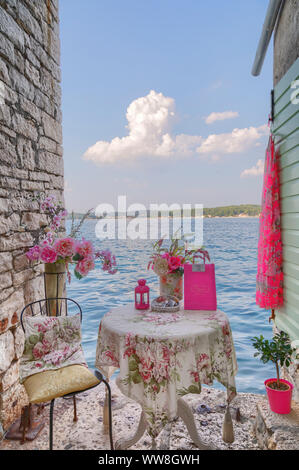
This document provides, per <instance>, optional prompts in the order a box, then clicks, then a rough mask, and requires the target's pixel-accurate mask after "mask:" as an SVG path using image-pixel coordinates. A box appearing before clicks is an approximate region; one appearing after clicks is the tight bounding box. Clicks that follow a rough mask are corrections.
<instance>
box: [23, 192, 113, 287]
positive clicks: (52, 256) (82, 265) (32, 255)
mask: <svg viewBox="0 0 299 470" xmlns="http://www.w3.org/2000/svg"><path fill="white" fill-rule="evenodd" d="M41 209H42V210H43V211H45V212H46V213H47V214H48V215H49V216H50V220H51V221H50V224H49V227H47V228H46V229H44V230H43V235H44V236H43V239H42V240H41V241H40V243H38V244H36V245H34V246H33V247H31V248H30V249H29V250H28V251H27V253H26V255H27V258H28V260H29V261H31V262H36V261H42V262H43V263H62V262H65V263H66V268H67V271H68V279H69V281H70V272H69V269H68V266H69V264H75V270H74V273H75V276H76V277H77V278H78V279H81V278H82V277H85V276H86V275H87V274H88V273H89V271H91V270H92V269H94V268H95V260H96V259H100V261H101V263H102V269H103V271H107V272H108V273H109V274H115V273H116V272H117V269H116V260H115V256H114V255H112V254H111V252H110V251H109V250H103V251H97V252H95V251H94V248H93V245H92V242H91V241H89V240H85V239H84V238H82V240H80V241H78V240H76V239H75V238H74V237H71V236H68V237H60V236H59V235H60V234H59V229H60V227H61V224H62V220H63V219H64V218H65V217H66V216H67V211H66V210H65V209H63V208H62V207H61V204H60V203H56V202H55V198H54V196H48V197H47V198H46V199H45V200H44V201H43V202H42V203H41Z"/></svg>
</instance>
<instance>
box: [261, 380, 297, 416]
mask: <svg viewBox="0 0 299 470" xmlns="http://www.w3.org/2000/svg"><path fill="white" fill-rule="evenodd" d="M270 382H276V379H267V380H265V382H264V383H265V386H266V391H267V395H268V400H269V404H270V408H271V410H272V411H274V413H278V414H281V415H286V414H288V413H290V412H291V400H292V390H293V385H292V384H291V383H290V382H288V381H287V380H284V379H280V382H282V383H284V384H286V385H289V387H290V388H289V389H288V390H274V389H273V388H270V387H268V385H267V384H268V383H270Z"/></svg>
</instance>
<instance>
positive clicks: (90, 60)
mask: <svg viewBox="0 0 299 470" xmlns="http://www.w3.org/2000/svg"><path fill="white" fill-rule="evenodd" d="M267 6H268V0H251V1H250V2H246V1H244V0H243V1H242V0H226V1H225V2H224V1H223V0H214V1H213V2H207V1H204V0H184V1H182V0H180V1H178V0H127V1H123V0H88V1H83V0H60V29H61V66H62V97H63V140H64V143H63V146H64V161H65V179H66V194H65V195H66V205H67V208H68V209H69V210H71V209H74V210H77V211H83V210H86V209H88V208H91V207H96V206H97V205H98V204H100V203H103V202H105V203H111V204H114V205H116V201H117V196H118V195H123V194H126V195H127V200H128V204H131V203H134V202H139V203H143V204H145V205H148V204H149V203H151V202H152V203H162V202H166V203H174V202H178V203H181V204H182V203H193V204H195V203H202V204H204V206H205V207H211V206H217V205H228V204H240V203H254V204H255V203H260V200H261V185H262V174H261V173H262V162H263V159H264V150H265V146H266V142H267V135H266V133H267V129H265V126H264V125H265V124H266V123H267V120H268V114H269V106H270V90H271V88H272V62H273V61H272V44H271V46H270V47H269V50H268V53H267V57H266V60H265V63H264V66H263V70H262V73H261V75H260V76H259V77H253V76H252V75H251V67H252V64H253V60H254V56H255V51H256V47H257V43H258V40H259V37H260V33H261V29H262V24H263V21H264V18H265V13H266V9H267ZM151 90H152V93H151V94H150V91H151ZM142 98H143V99H142ZM130 105H131V106H130ZM129 106H130V108H129V110H130V112H129V120H130V123H129V124H130V129H129V128H128V127H126V126H127V125H128V120H127V117H126V113H127V108H128V107H129ZM211 113H216V114H213V115H212V116H211ZM219 113H220V114H219ZM223 113H225V114H223ZM208 116H210V118H209V119H208V123H207V122H206V119H207V117H208ZM234 129H238V131H235V132H233V130H234ZM165 136H166V137H165ZM190 136H193V138H190ZM117 137H118V138H119V139H118V140H116V141H113V139H115V138H117ZM99 141H100V142H101V143H100V144H99V145H95V144H96V143H97V142H99ZM111 141H113V143H112V145H111ZM162 144H163V145H162ZM88 149H89V150H88ZM83 155H85V158H83ZM246 170H247V171H246ZM248 170H249V171H248ZM242 174H243V176H241V175H242Z"/></svg>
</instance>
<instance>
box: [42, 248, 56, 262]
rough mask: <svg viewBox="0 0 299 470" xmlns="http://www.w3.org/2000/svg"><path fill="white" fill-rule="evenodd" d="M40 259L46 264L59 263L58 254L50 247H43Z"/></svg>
mask: <svg viewBox="0 0 299 470" xmlns="http://www.w3.org/2000/svg"><path fill="white" fill-rule="evenodd" d="M40 259H41V260H42V261H43V262H44V263H55V261H57V253H56V250H55V248H53V247H52V246H49V245H46V246H44V247H42V249H41V254H40Z"/></svg>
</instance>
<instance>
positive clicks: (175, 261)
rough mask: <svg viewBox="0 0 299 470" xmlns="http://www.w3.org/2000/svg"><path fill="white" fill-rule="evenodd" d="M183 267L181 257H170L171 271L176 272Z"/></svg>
mask: <svg viewBox="0 0 299 470" xmlns="http://www.w3.org/2000/svg"><path fill="white" fill-rule="evenodd" d="M181 265H182V263H181V258H180V256H170V258H169V259H168V266H169V269H170V271H176V270H177V269H178V268H180V267H181Z"/></svg>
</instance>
